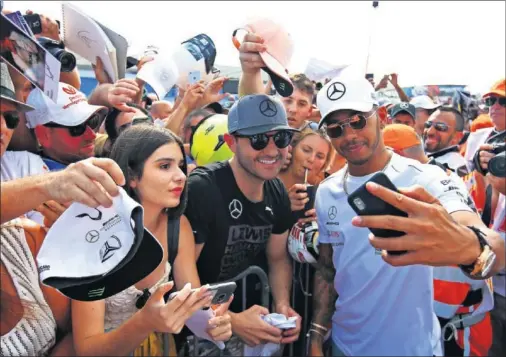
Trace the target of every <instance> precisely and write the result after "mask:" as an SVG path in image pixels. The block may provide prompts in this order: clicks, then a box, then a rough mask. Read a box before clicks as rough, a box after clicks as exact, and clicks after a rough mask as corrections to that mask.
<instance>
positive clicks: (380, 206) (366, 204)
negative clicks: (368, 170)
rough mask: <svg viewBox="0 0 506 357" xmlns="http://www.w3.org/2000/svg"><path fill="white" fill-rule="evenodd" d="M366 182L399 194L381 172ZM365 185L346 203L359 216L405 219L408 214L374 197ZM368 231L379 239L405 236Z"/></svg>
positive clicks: (383, 231)
mask: <svg viewBox="0 0 506 357" xmlns="http://www.w3.org/2000/svg"><path fill="white" fill-rule="evenodd" d="M367 182H374V183H376V184H378V185H381V186H383V187H386V188H388V189H389V190H392V191H395V192H399V190H397V187H395V185H394V184H393V183H392V181H390V179H389V178H388V176H387V175H385V174H384V173H383V172H378V173H377V174H375V175H374V176H373V177H371V178H370V179H369V180H368V181H367ZM367 182H366V183H364V184H363V185H362V186H360V187H359V188H358V189H356V190H355V191H354V192H352V193H351V194H350V195H349V196H348V203H349V205H350V206H351V208H353V210H354V211H355V212H356V213H357V214H358V215H359V216H398V217H407V216H408V214H407V213H406V212H404V211H401V210H400V209H398V208H396V207H394V206H392V205H391V204H389V203H387V202H385V201H383V200H382V199H380V198H378V197H376V196H374V195H373V194H371V193H370V192H369V191H367V189H366V187H365V186H366V184H367ZM369 230H370V231H371V232H372V233H373V234H374V235H375V236H376V237H381V238H394V237H400V236H403V235H405V234H406V233H405V232H401V231H396V230H390V229H378V228H369ZM404 253H406V251H389V252H388V254H392V255H401V254H404Z"/></svg>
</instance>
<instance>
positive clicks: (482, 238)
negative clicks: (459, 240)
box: [459, 226, 488, 274]
mask: <svg viewBox="0 0 506 357" xmlns="http://www.w3.org/2000/svg"><path fill="white" fill-rule="evenodd" d="M467 228H469V229H470V230H472V231H473V233H474V234H475V235H476V237H477V238H478V243H480V248H481V252H483V248H484V247H485V246H486V245H488V242H487V241H486V240H485V234H484V233H483V232H482V231H481V230H480V229H478V228H476V227H474V226H467ZM481 252H480V254H481ZM479 257H480V256H479V255H478V256H477V257H476V260H475V261H474V262H472V263H471V264H469V265H464V264H460V265H459V267H460V269H462V270H463V271H464V272H466V273H468V274H471V272H472V271H473V270H474V266H475V264H476V262H477V261H478V258H479Z"/></svg>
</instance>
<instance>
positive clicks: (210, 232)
mask: <svg viewBox="0 0 506 357" xmlns="http://www.w3.org/2000/svg"><path fill="white" fill-rule="evenodd" d="M263 188H264V198H263V201H262V202H251V201H249V200H248V199H247V198H246V197H245V196H244V194H243V193H242V192H241V190H240V189H239V187H238V186H237V184H236V181H235V177H234V174H233V172H232V169H231V167H230V164H229V163H228V162H219V163H214V164H211V165H208V166H205V167H198V168H196V169H195V170H194V171H193V172H192V173H191V174H190V177H189V179H188V205H187V208H186V213H185V214H186V216H187V217H188V219H189V221H190V223H191V226H192V229H193V232H194V235H195V242H196V244H204V248H203V249H202V253H201V254H200V257H199V260H198V261H197V269H198V272H199V277H200V280H201V283H202V284H207V283H210V284H213V283H219V282H222V281H224V280H228V279H232V278H234V277H235V276H236V275H238V274H239V273H241V272H242V271H244V270H245V269H246V268H248V267H249V266H251V265H258V266H260V267H261V268H263V269H264V270H266V269H267V266H266V256H265V250H266V247H267V242H268V240H269V238H270V236H271V234H282V233H285V232H287V231H288V229H290V227H291V224H292V218H291V210H290V200H289V198H288V193H287V191H286V189H285V187H284V185H283V183H282V182H281V181H280V180H279V179H274V180H270V181H266V182H265V183H264V187H263ZM266 272H267V270H266ZM248 285H249V283H248ZM249 288H250V287H249V286H248V290H250V289H249ZM239 292H240V289H239V286H238V289H237V290H236V294H235V296H236V298H237V297H238V293H239ZM248 295H249V294H248ZM234 300H236V299H234ZM234 305H235V304H234ZM248 305H250V304H248Z"/></svg>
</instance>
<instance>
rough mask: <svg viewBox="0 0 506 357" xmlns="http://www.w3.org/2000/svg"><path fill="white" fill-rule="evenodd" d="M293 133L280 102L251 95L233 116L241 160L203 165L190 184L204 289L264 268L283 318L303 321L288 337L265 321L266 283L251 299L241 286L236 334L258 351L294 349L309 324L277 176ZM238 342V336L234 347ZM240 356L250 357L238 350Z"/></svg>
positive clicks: (232, 142) (228, 138)
mask: <svg viewBox="0 0 506 357" xmlns="http://www.w3.org/2000/svg"><path fill="white" fill-rule="evenodd" d="M293 132H294V129H292V128H290V126H289V125H288V120H287V116H286V112H285V109H284V108H283V104H281V102H280V101H279V100H278V99H276V98H274V97H270V96H267V95H263V94H262V95H249V96H245V97H243V98H241V99H240V100H239V101H238V102H236V103H235V104H234V106H233V107H232V109H231V110H230V112H229V115H228V134H225V138H224V139H225V142H226V143H227V145H228V146H229V147H230V149H231V150H232V151H233V152H234V154H235V156H234V157H233V158H232V159H231V160H230V161H224V162H219V163H214V164H211V165H207V166H204V167H197V168H196V169H195V170H194V171H193V172H192V173H191V175H190V177H189V179H188V193H189V194H188V205H187V209H186V215H187V217H188V219H189V220H190V223H191V225H192V228H193V231H194V235H195V241H196V243H197V256H199V259H198V261H197V268H198V272H199V277H200V279H201V282H202V284H206V283H218V282H223V281H225V280H227V279H232V278H234V277H235V276H236V275H238V274H239V273H241V272H242V271H244V270H245V269H246V268H248V267H250V266H252V265H257V266H260V267H261V268H263V269H264V270H266V271H268V274H269V280H270V285H271V289H272V295H273V298H274V305H273V306H274V308H275V312H278V313H281V314H284V315H285V316H287V317H290V316H296V317H298V319H297V327H296V328H294V329H290V330H285V331H282V330H280V329H278V328H275V327H273V326H270V325H269V324H267V323H266V322H264V321H263V320H262V319H261V315H267V314H268V313H269V310H268V309H267V308H264V307H261V306H259V305H260V296H261V291H260V288H259V287H258V285H259V284H258V280H257V279H256V278H254V279H253V280H250V279H248V284H247V287H245V289H246V296H243V294H242V287H241V286H239V287H238V288H237V289H236V291H235V297H234V301H233V302H232V305H231V307H230V311H232V312H234V314H232V329H233V332H234V335H235V336H238V337H239V338H240V340H242V341H244V342H246V343H247V344H248V345H250V346H256V345H259V344H264V343H267V342H272V343H291V342H293V341H295V340H297V338H298V335H299V332H300V323H301V318H300V317H299V316H298V315H297V313H296V312H295V311H294V310H293V309H292V308H291V307H290V289H291V281H292V266H291V258H290V257H289V255H288V252H287V249H286V246H287V239H288V230H289V228H290V227H291V224H292V218H291V215H292V212H291V209H290V200H289V198H288V193H287V191H286V189H285V187H284V186H283V183H282V182H281V181H280V180H279V179H278V178H277V176H278V174H279V172H280V170H281V166H282V164H283V162H284V160H285V158H286V155H287V154H288V145H289V144H290V141H291V139H292V135H293ZM239 285H242V284H240V282H239ZM243 298H246V301H247V304H248V305H247V310H246V311H243V309H242V299H243ZM255 304H258V305H255ZM252 305H254V306H252ZM234 341H237V337H232V340H231V342H230V343H229V345H231V346H232V345H234V344H235V342H234ZM215 352H217V350H216V351H215ZM237 353H238V355H243V354H242V351H236V352H235V353H234V352H232V354H233V355H237Z"/></svg>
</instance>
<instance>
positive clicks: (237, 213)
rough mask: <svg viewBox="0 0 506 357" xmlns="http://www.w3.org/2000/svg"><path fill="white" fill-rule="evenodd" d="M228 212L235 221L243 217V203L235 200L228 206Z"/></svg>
mask: <svg viewBox="0 0 506 357" xmlns="http://www.w3.org/2000/svg"><path fill="white" fill-rule="evenodd" d="M228 210H229V211H230V216H231V217H232V218H233V219H237V218H239V217H241V214H242V203H241V201H239V200H236V199H233V200H232V202H230V204H229V205H228Z"/></svg>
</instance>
